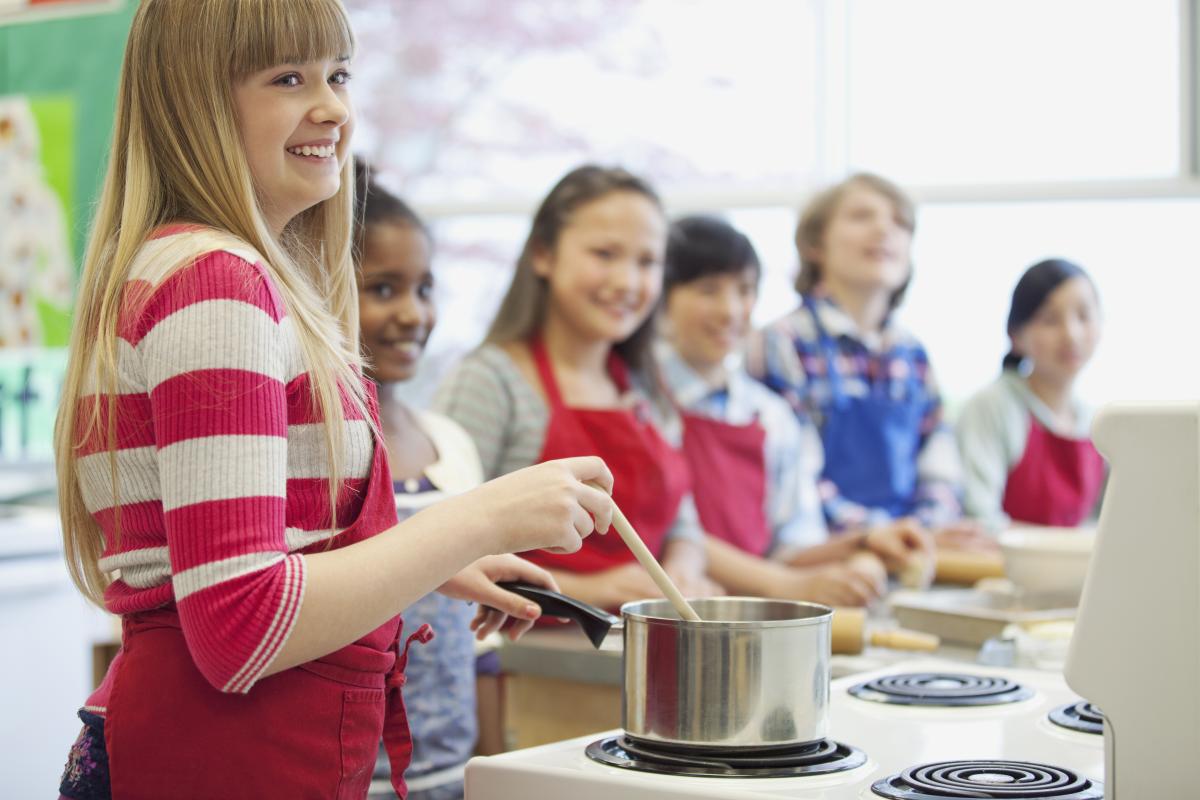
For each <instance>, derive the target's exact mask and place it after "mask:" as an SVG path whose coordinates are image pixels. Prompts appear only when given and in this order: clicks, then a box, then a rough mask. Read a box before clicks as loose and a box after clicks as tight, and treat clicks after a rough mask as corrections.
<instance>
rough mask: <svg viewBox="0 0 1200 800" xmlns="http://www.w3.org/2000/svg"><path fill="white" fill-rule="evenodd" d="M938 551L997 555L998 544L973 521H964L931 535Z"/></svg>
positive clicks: (998, 550)
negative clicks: (966, 551) (964, 551)
mask: <svg viewBox="0 0 1200 800" xmlns="http://www.w3.org/2000/svg"><path fill="white" fill-rule="evenodd" d="M933 537H934V541H935V542H937V546H938V549H939V550H969V551H974V552H984V553H999V552H1000V544H999V543H998V542H997V541H996V539H995V538H994V537H992V536H989V535H988V534H987V531H986V530H985V529H984V527H983V526H982V525H981V524H979V523H978V522H976V521H975V520H969V519H964V520H960V521H958V522H955V523H954V524H952V525H947V526H946V527H944V528H940V529H938V531H937V532H936V533H934V535H933Z"/></svg>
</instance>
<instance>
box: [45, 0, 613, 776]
mask: <svg viewBox="0 0 1200 800" xmlns="http://www.w3.org/2000/svg"><path fill="white" fill-rule="evenodd" d="M352 54H353V37H352V35H351V32H350V28H349V25H348V23H347V20H346V16H345V12H344V10H343V8H342V6H341V4H340V3H339V2H337V0H145V1H144V2H143V3H142V4H141V5H140V7H139V9H138V11H137V14H136V15H135V18H134V21H133V25H132V29H131V31H130V35H129V41H128V44H127V47H126V52H125V60H124V64H123V67H122V72H121V80H120V90H119V96H118V102H117V113H116V121H115V127H114V132H113V133H114V135H113V142H114V144H113V149H112V153H111V155H110V161H109V167H108V174H107V176H106V179H105V183H104V187H103V191H102V196H101V198H100V204H99V208H98V211H97V214H96V217H95V220H94V222H93V227H92V232H91V238H90V243H89V246H88V251H87V255H86V259H85V263H84V268H83V274H82V278H81V284H80V291H79V302H78V307H77V311H76V318H75V327H74V330H73V334H72V342H71V356H70V363H69V367H68V374H67V381H66V385H65V390H64V391H65V394H64V398H63V402H62V405H61V409H60V414H59V420H58V428H57V435H56V436H57V441H56V448H57V457H58V470H59V491H60V504H61V511H62V518H63V536H64V542H65V547H66V554H67V559H68V563H69V566H70V569H71V572H72V574H73V576H74V578H75V580H76V582H77V584H78V585H79V587H80V589H81V591H83V592H84V594H85V595H87V596H88V597H89V598H90V599H92V600H93V601H95V602H97V603H103V605H104V606H105V607H107V608H108V609H109V610H110V611H112V612H113V613H115V614H119V615H120V616H121V617H122V625H123V638H122V649H121V652H120V654H119V655H118V656H117V658H116V659H115V661H114V662H113V664H112V666H111V668H110V669H109V672H108V674H107V676H106V678H105V679H104V682H103V683H102V685H101V686H100V688H99V689H98V690H97V691H96V692H95V693H94V694H93V695H92V696H91V697H90V698H89V699H88V700H87V702H86V704H85V705H84V708H83V710H82V711H81V717H82V718H83V719H84V722H85V725H84V729H83V732H82V733H81V735H80V739H79V740H78V741H77V742H76V745H75V747H74V748H73V749H72V753H71V758H70V761H69V762H68V767H67V771H66V773H65V774H64V778H63V784H62V787H61V790H60V791H61V792H62V795H63V796H65V797H106V796H110V795H111V796H114V797H121V798H142V797H145V798H161V797H172V796H180V795H181V794H186V795H188V796H194V797H256V798H262V797H362V796H363V795H364V794H365V793H366V790H367V786H368V784H369V781H370V778H371V766H372V764H373V763H374V760H375V753H376V747H377V744H378V742H379V739H380V736H381V735H382V736H383V738H384V739H385V740H386V741H387V742H388V746H389V753H390V755H391V756H392V766H393V782H394V784H395V785H396V788H397V791H398V792H399V793H400V794H401V795H402V796H403V794H404V792H405V790H404V783H403V777H402V776H403V771H404V767H405V764H406V762H407V760H408V749H409V748H408V736H407V732H406V724H405V720H404V714H403V708H402V706H401V704H400V703H399V702H398V698H399V686H400V685H401V684H402V683H403V672H402V670H403V665H404V660H405V656H404V652H403V648H401V647H400V631H401V625H400V619H399V616H398V615H399V613H400V612H401V610H402V609H403V608H404V607H405V606H407V605H408V604H409V603H410V602H412V601H413V600H415V599H416V598H418V597H420V596H422V595H424V594H426V593H427V592H429V591H430V590H432V589H436V588H438V587H440V588H441V590H442V591H444V592H446V593H447V594H450V595H452V596H457V597H461V598H466V599H473V600H477V601H479V602H481V603H486V604H487V605H490V606H493V607H495V608H499V609H502V611H500V612H493V613H489V614H487V615H486V618H485V619H484V620H483V623H482V625H481V628H482V629H483V631H484V632H486V631H488V630H490V629H492V628H494V627H496V626H498V625H499V624H502V623H503V622H504V621H505V619H506V616H505V615H506V613H507V614H512V615H514V616H515V617H517V619H518V622H517V626H518V628H521V627H524V626H527V625H528V624H529V623H530V621H531V620H532V618H534V617H536V609H533V608H531V607H530V606H529V604H528V603H526V602H525V601H523V600H520V599H519V598H516V597H515V596H512V595H508V594H507V593H505V592H502V591H501V590H499V589H498V588H497V587H495V586H494V584H493V582H494V581H495V580H498V579H508V578H516V577H521V578H524V579H530V580H534V581H536V582H540V583H543V584H546V585H551V584H552V581H550V580H549V578H548V577H547V576H546V575H545V574H542V573H538V572H536V571H532V570H531V569H530V568H529V567H527V566H522V562H519V561H518V560H516V559H513V558H511V557H505V556H498V555H497V554H504V553H509V552H513V551H518V550H525V549H529V548H541V547H547V546H549V547H558V548H562V549H564V550H567V551H572V550H576V549H578V548H579V547H580V539H581V537H582V536H584V535H586V534H588V533H590V532H591V531H592V529H593V522H592V519H591V518H590V517H589V515H594V517H595V524H596V525H597V526H599V527H600V528H601V529H604V528H605V527H606V526H607V524H608V520H609V514H610V504H609V501H608V500H607V499H606V496H605V493H604V491H603V490H602V489H601V490H597V489H595V488H592V487H590V486H587V485H585V484H584V483H583V481H585V480H587V481H592V480H595V481H598V482H599V485H600V486H601V487H603V488H607V487H608V486H610V485H611V476H610V475H609V474H608V472H607V469H606V468H605V467H604V465H603V463H602V462H600V460H599V459H577V460H573V461H567V462H558V463H554V464H545V465H542V466H540V467H539V468H537V469H535V470H528V471H524V472H522V473H518V474H514V475H512V476H509V477H507V478H505V479H504V480H503V481H499V482H496V483H493V484H491V485H488V486H484V487H481V488H480V489H478V490H475V491H473V492H469V493H466V494H464V495H462V496H460V497H459V498H455V499H452V500H449V501H447V502H445V503H443V504H440V505H439V506H437V507H434V508H431V509H429V510H428V511H426V512H424V513H422V514H421V515H419V516H417V517H414V518H413V519H412V520H410V521H408V522H406V523H405V524H403V525H396V510H395V506H394V503H393V499H392V492H391V482H390V474H389V469H388V464H387V456H386V452H385V448H384V447H382V446H380V445H379V444H378V442H379V434H378V429H379V425H378V414H377V403H376V400H375V395H374V392H373V390H372V388H371V385H370V384H369V382H366V381H364V380H363V379H362V377H361V368H360V366H359V359H358V355H357V353H358V316H357V314H358V306H357V295H356V289H355V282H354V272H353V268H352V266H351V261H350V239H351V233H350V232H351V224H350V223H351V207H352V202H353V194H354V192H353V188H352V186H353V181H352V179H351V176H352V163H351V159H350V157H349V153H350V139H351V134H352V132H353V123H354V114H353V109H352V106H351V104H350V101H349V97H348V94H347V82H348V80H349V77H350V72H349V64H350V58H351V56H352ZM451 531H453V533H454V535H452V536H451V535H448V533H449V532H451ZM414 638H418V639H425V638H428V631H427V629H421V630H418V631H416V632H412V633H410V634H409V635H408V637H407V641H409V642H411V641H412V640H413V639H414Z"/></svg>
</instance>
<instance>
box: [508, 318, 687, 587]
mask: <svg viewBox="0 0 1200 800" xmlns="http://www.w3.org/2000/svg"><path fill="white" fill-rule="evenodd" d="M529 346H530V350H531V351H532V352H533V359H534V362H535V363H536V364H537V369H538V375H539V376H540V377H541V381H542V389H543V390H544V391H545V394H546V400H547V403H548V404H549V406H550V422H549V424H548V425H547V426H546V441H545V444H543V445H542V452H541V455H539V456H538V462H539V463H540V462H543V461H551V460H554V459H558V458H572V457H575V456H600V458H602V459H604V462H605V463H606V464H607V465H608V468H609V470H611V471H612V474H613V501H614V502H615V503H616V504H617V507H618V508H620V509H621V511H623V512H624V513H625V516H626V517H627V518H628V519H629V522H630V524H632V525H633V527H634V529H635V530H637V532H638V534H639V535H640V536H641V537H642V540H643V541H645V542H646V546H647V547H649V548H650V552H652V553H654V554H655V555H656V556H660V557H661V555H662V549H663V543H664V541H665V540H666V537H667V531H668V530H670V528H671V524H672V523H673V522H674V521H675V516H676V514H677V513H678V512H679V503H680V501H682V500H683V496H684V495H685V494H687V492H688V490H689V483H688V473H687V465H686V463H685V462H684V459H683V455H682V454H681V453H680V452H679V451H678V450H676V449H675V448H673V447H671V445H669V444H667V442H666V441H664V440H663V438H662V436H660V435H659V433H658V430H657V429H656V428H655V427H654V424H653V423H652V422H651V421H650V419H649V414H648V413H647V412H646V411H644V410H640V409H639V410H638V411H636V412H635V411H632V410H628V409H591V408H568V407H567V406H566V405H564V404H563V400H562V395H561V394H560V393H559V390H558V382H557V381H556V380H555V379H554V370H553V369H552V367H551V365H550V357H549V356H548V355H547V353H546V348H545V345H544V344H543V343H542V340H541V337H535V338H534V339H533V340H532V341H531V342H530V344H529ZM608 370H609V374H610V375H611V376H612V379H613V382H614V383H616V385H617V388H618V389H619V390H620V391H621V392H622V393H624V392H626V391H628V389H629V374H628V372H627V370H626V368H625V364H624V362H622V361H621V359H620V357H619V356H617V354H616V353H612V354H610V355H609V360H608ZM523 555H524V556H525V558H528V559H529V560H530V561H533V562H534V563H536V564H541V565H542V566H544V567H550V568H552V569H561V570H566V571H570V572H600V571H601V570H606V569H611V568H612V567H619V566H621V565H622V564H627V563H629V562H631V561H633V560H634V559H633V554H632V553H631V552H629V548H628V547H626V546H625V544H624V543H623V542H622V541H621V537H619V536H616V535H612V536H589V537H588V538H587V539H585V540H584V542H583V548H582V549H580V550H579V552H577V553H573V554H571V555H563V554H560V553H549V552H547V551H545V550H538V551H536V552H530V553H525V554H523Z"/></svg>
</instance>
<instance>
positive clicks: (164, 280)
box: [78, 227, 374, 713]
mask: <svg viewBox="0 0 1200 800" xmlns="http://www.w3.org/2000/svg"><path fill="white" fill-rule="evenodd" d="M118 336H119V339H118V366H119V390H118V391H119V394H118V396H117V397H116V399H115V403H116V407H117V411H118V425H117V452H116V457H117V478H118V480H117V490H118V493H119V494H118V497H117V498H116V499H115V500H114V498H113V492H112V477H111V471H110V453H109V450H108V439H107V432H106V430H105V429H104V427H103V426H102V429H101V430H100V431H97V432H96V433H95V435H94V436H92V437H91V438H90V439H89V440H88V441H87V442H86V443H85V445H84V447H83V449H82V451H81V452H80V458H79V462H78V475H79V481H80V485H81V488H82V491H83V495H84V499H85V502H86V504H87V507H88V510H89V511H90V512H91V513H92V515H93V516H94V517H95V519H96V520H97V521H98V522H99V524H100V525H101V527H102V528H103V530H104V532H105V538H106V542H107V547H106V549H105V552H104V556H103V558H102V559H101V561H100V567H101V569H103V570H105V571H106V572H114V573H115V574H116V580H115V582H114V583H113V584H112V585H111V586H110V587H109V588H108V590H107V592H106V593H105V601H106V605H107V606H108V608H109V610H110V611H112V612H113V613H115V614H121V615H129V614H136V613H139V612H145V611H149V610H152V609H160V608H167V609H174V610H175V611H177V613H178V617H179V622H180V626H181V628H182V630H183V634H184V636H185V638H186V641H187V643H188V648H189V650H190V651H191V653H192V656H193V658H194V660H195V662H196V665H197V667H198V668H199V670H200V672H201V673H202V674H203V675H204V677H205V678H206V679H207V680H208V681H209V682H210V683H211V684H212V685H213V686H215V687H217V688H218V689H220V690H221V691H225V692H247V691H249V689H250V687H251V686H253V685H254V683H255V681H257V680H258V679H259V677H261V675H262V673H263V671H264V670H265V669H266V668H267V666H268V665H269V664H270V663H271V661H272V660H273V659H274V657H275V656H276V654H277V653H278V652H279V650H280V649H281V648H282V647H283V644H284V642H285V641H286V640H287V638H288V635H289V634H290V633H291V630H292V627H293V625H294V623H295V621H296V617H297V614H298V612H299V610H300V604H301V602H302V600H303V598H304V581H305V573H304V559H303V558H302V557H301V556H300V553H302V552H304V551H305V550H306V549H313V548H315V549H325V548H326V547H327V546H329V543H328V542H327V540H328V539H329V537H330V531H329V529H328V527H326V526H327V525H328V519H329V513H328V511H329V480H328V474H329V470H328V460H327V457H326V452H325V435H324V431H323V425H322V423H321V416H320V409H319V407H317V408H314V405H313V403H312V401H311V399H310V396H309V384H308V381H309V378H308V375H307V374H306V372H305V371H304V367H303V365H302V362H301V350H300V343H299V340H298V338H297V336H296V334H295V332H294V331H293V330H292V327H291V320H290V318H289V317H288V316H287V315H286V313H285V311H284V305H283V302H282V299H281V297H280V295H279V292H278V290H277V288H276V286H275V285H274V283H273V282H272V281H271V279H270V278H269V276H268V274H267V272H266V270H265V269H264V268H263V267H262V265H261V264H260V263H259V258H258V256H257V254H256V253H254V252H253V251H252V250H248V249H247V248H245V246H244V245H241V244H240V243H239V242H238V241H237V240H234V239H231V238H230V237H228V236H226V235H222V234H219V233H217V232H214V231H210V230H206V229H197V228H186V227H175V228H170V229H164V230H162V231H160V232H159V233H158V235H157V236H156V237H155V238H153V239H151V240H150V241H148V242H147V243H146V244H145V245H144V246H143V247H142V249H141V251H140V252H139V254H138V256H137V257H136V259H135V262H134V266H133V270H132V272H131V279H130V282H129V283H128V284H127V285H126V288H125V293H124V295H123V299H122V306H121V319H120V323H119V331H118ZM110 402H113V401H112V400H111V398H110V397H109V396H108V395H105V394H98V393H96V391H95V387H94V386H92V387H88V388H87V389H85V394H84V396H83V397H81V398H80V400H79V403H80V409H81V410H82V411H87V410H88V409H89V408H91V407H92V406H93V405H94V404H96V403H100V404H101V405H102V411H103V410H105V409H107V407H108V404H109V403H110ZM81 416H82V415H81ZM105 418H106V417H105V416H102V417H101V419H105ZM373 447H374V444H373V438H372V433H371V430H370V426H369V425H368V423H367V422H366V421H365V420H364V419H363V418H362V417H361V415H356V414H353V413H352V412H351V411H350V409H349V407H347V419H346V422H345V455H344V461H343V463H344V465H345V467H344V469H345V472H346V475H348V476H350V477H349V478H347V479H346V480H345V481H344V486H345V488H346V489H349V490H350V491H348V492H343V494H342V495H341V496H340V497H341V499H340V500H339V504H338V509H337V511H338V514H337V517H338V519H337V524H338V526H345V525H348V524H350V522H352V521H353V520H354V519H355V517H356V516H357V514H358V512H359V509H360V508H361V505H362V495H363V489H364V488H365V484H366V479H367V478H368V477H369V474H370V469H371V461H372V456H373ZM118 507H119V509H120V531H121V533H120V538H119V541H115V540H114V536H113V531H114V524H115V518H116V509H117V508H118ZM341 544H342V543H341V542H339V541H337V539H335V541H334V542H333V543H332V545H333V546H340V545H341ZM106 683H107V681H106ZM105 695H106V692H105V687H101V690H100V691H99V692H98V694H97V695H94V696H93V698H92V699H91V700H89V703H88V705H89V707H91V708H93V709H94V710H96V711H99V712H101V713H102V712H103V710H104V707H105V705H106V697H105Z"/></svg>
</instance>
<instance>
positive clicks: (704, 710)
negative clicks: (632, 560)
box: [501, 583, 833, 750]
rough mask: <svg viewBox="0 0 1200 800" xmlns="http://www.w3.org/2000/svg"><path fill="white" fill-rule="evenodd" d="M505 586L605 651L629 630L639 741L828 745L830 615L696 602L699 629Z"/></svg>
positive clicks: (626, 709)
mask: <svg viewBox="0 0 1200 800" xmlns="http://www.w3.org/2000/svg"><path fill="white" fill-rule="evenodd" d="M501 585H502V586H503V587H504V588H505V589H508V590H509V591H512V592H516V593H517V594H520V595H522V596H523V597H526V598H528V599H530V600H532V601H533V602H535V603H537V604H538V605H539V606H540V607H541V609H542V612H543V613H545V614H551V615H554V616H559V617H568V618H570V619H572V620H574V621H575V622H577V623H578V624H579V626H580V627H581V628H582V629H583V631H584V633H586V634H587V636H588V638H589V639H590V640H591V641H592V644H593V645H595V646H596V647H599V646H600V643H601V642H602V641H604V639H605V637H606V636H607V635H608V633H609V631H610V630H613V629H622V628H623V637H624V645H625V664H624V666H625V670H624V672H625V677H624V687H625V692H624V703H623V708H622V717H623V720H624V728H625V732H626V734H627V735H629V736H631V737H633V738H634V739H641V740H644V741H647V742H651V743H655V744H662V745H671V746H686V747H694V748H710V749H714V748H719V749H722V750H729V749H750V748H755V749H762V748H772V747H781V748H782V747H788V746H795V745H798V744H803V743H805V742H812V741H817V740H820V739H824V738H825V737H826V729H827V723H828V720H827V718H828V709H829V657H830V631H831V626H830V622H831V619H832V617H833V610H832V609H830V608H829V607H828V606H822V605H818V604H816V603H803V602H798V601H793V600H765V599H761V598H755V597H715V598H710V599H704V600H695V601H692V605H693V607H694V608H695V610H696V612H697V613H698V614H699V615H700V620H699V621H689V620H683V619H680V617H679V615H678V614H677V613H676V612H675V610H674V609H673V608H672V606H671V604H670V602H668V601H667V600H640V601H637V602H633V603H626V604H625V605H624V606H622V607H621V616H620V617H615V616H613V615H611V614H608V613H606V612H604V611H602V610H600V609H598V608H595V607H593V606H590V605H588V604H586V603H582V602H580V601H578V600H575V599H574V598H570V597H566V596H565V595H561V594H557V593H555V592H551V591H550V590H548V589H543V588H541V587H539V586H532V585H528V584H521V583H506V584H501Z"/></svg>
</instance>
